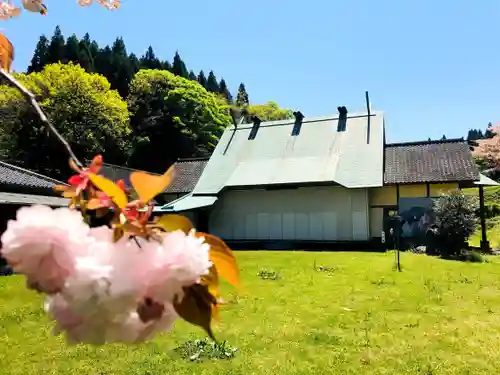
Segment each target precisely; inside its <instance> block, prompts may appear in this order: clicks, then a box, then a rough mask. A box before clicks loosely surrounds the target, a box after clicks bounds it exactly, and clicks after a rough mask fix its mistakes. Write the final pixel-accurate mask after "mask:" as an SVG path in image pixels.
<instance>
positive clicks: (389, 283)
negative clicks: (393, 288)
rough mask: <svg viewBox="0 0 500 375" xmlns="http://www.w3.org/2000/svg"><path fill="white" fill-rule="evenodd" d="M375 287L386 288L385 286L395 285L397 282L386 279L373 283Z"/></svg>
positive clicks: (382, 278)
mask: <svg viewBox="0 0 500 375" xmlns="http://www.w3.org/2000/svg"><path fill="white" fill-rule="evenodd" d="M371 283H372V284H373V285H378V286H384V285H395V284H396V282H395V281H394V280H386V279H385V278H384V277H381V278H380V279H377V280H373V281H372V282H371Z"/></svg>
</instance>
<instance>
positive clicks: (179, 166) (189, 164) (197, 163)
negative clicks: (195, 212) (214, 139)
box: [165, 158, 209, 193]
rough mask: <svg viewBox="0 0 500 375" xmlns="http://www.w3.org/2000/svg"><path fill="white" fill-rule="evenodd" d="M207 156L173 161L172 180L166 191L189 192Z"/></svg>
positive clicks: (201, 170)
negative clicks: (173, 173)
mask: <svg viewBox="0 0 500 375" xmlns="http://www.w3.org/2000/svg"><path fill="white" fill-rule="evenodd" d="M208 159H209V158H193V159H179V160H177V161H176V162H175V164H174V167H175V178H174V181H173V182H172V183H171V184H170V185H169V186H168V187H167V190H165V192H166V193H190V192H192V191H193V190H194V187H195V186H196V183H197V182H198V180H199V179H200V177H201V174H202V173H203V170H204V169H205V166H206V165H207V163H208Z"/></svg>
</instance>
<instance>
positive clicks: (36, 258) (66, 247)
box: [1, 206, 89, 294]
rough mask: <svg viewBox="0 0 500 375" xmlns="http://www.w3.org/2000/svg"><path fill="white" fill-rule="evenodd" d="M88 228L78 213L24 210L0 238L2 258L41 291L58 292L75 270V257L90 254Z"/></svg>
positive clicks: (36, 208)
mask: <svg viewBox="0 0 500 375" xmlns="http://www.w3.org/2000/svg"><path fill="white" fill-rule="evenodd" d="M88 234H89V227H88V226H87V224H85V223H84V222H83V219H82V216H81V214H80V213H79V212H77V211H72V210H70V209H69V208H58V209H55V210H53V209H51V208H49V207H45V206H31V207H23V208H21V209H20V210H19V211H18V212H17V218H16V220H11V221H9V223H8V224H7V230H6V231H5V232H4V233H3V235H2V237H1V241H2V246H3V247H2V250H1V253H2V256H3V257H4V258H5V259H6V260H7V262H8V263H9V264H10V265H11V266H12V268H13V269H14V271H16V272H19V273H22V274H24V275H25V276H26V278H27V282H28V287H30V288H32V289H36V290H38V291H39V292H44V293H48V294H51V293H55V292H57V291H59V290H60V289H61V288H62V287H63V285H64V282H65V280H66V278H67V277H68V276H69V275H71V273H72V272H73V271H74V269H75V264H76V258H75V257H76V256H77V255H83V254H85V253H86V252H87V251H88V240H89V236H88Z"/></svg>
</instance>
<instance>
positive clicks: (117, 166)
mask: <svg viewBox="0 0 500 375" xmlns="http://www.w3.org/2000/svg"><path fill="white" fill-rule="evenodd" d="M102 165H105V166H108V167H113V168H120V169H126V170H128V171H133V172H146V173H149V174H155V175H158V176H159V175H160V173H156V172H149V171H145V170H144V169H136V168H130V167H124V166H121V165H117V164H111V163H102Z"/></svg>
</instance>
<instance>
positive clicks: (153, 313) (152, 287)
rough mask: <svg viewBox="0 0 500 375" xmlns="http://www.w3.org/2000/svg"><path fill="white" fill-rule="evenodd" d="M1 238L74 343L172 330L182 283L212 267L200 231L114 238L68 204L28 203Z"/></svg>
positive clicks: (138, 338)
mask: <svg viewBox="0 0 500 375" xmlns="http://www.w3.org/2000/svg"><path fill="white" fill-rule="evenodd" d="M1 241H2V244H3V248H2V251H1V255H2V256H3V257H4V258H5V259H6V260H7V261H8V263H9V264H10V265H11V266H12V267H13V269H14V271H15V272H17V273H21V274H23V275H24V276H25V278H26V281H27V286H28V288H30V289H34V290H36V291H38V292H40V293H44V294H46V295H47V299H46V303H45V309H46V311H47V312H48V314H49V315H50V317H51V318H52V319H53V320H55V322H56V326H55V334H59V333H65V334H66V338H67V341H68V343H72V344H75V343H90V344H94V345H102V344H105V343H112V342H123V343H138V342H142V341H145V340H148V339H150V338H152V337H153V336H154V335H155V334H157V333H158V332H162V331H168V330H169V329H170V328H171V327H172V325H173V323H174V321H175V320H176V319H177V318H178V315H177V313H176V310H175V308H174V304H175V303H176V301H179V300H180V299H182V297H183V287H186V286H190V285H193V284H195V283H197V282H199V281H200V278H201V277H202V276H204V275H207V274H208V272H209V269H210V267H211V265H212V263H211V261H210V259H209V248H210V246H209V245H208V244H206V243H205V242H204V238H203V237H198V236H195V233H194V231H191V232H189V233H188V234H186V233H184V232H183V231H181V230H176V231H173V232H163V233H162V234H161V241H148V240H146V239H144V238H141V237H137V238H134V240H130V238H128V237H122V238H121V239H120V240H118V241H117V242H114V241H113V233H112V229H111V228H109V227H107V226H103V227H97V228H90V227H89V226H88V225H87V224H86V223H85V222H84V219H83V217H82V215H81V213H80V212H78V211H77V210H72V209H69V208H57V209H52V208H49V207H46V206H32V207H24V208H21V209H20V210H19V211H18V213H17V217H16V220H12V221H10V222H9V223H8V227H7V230H6V231H5V232H4V234H3V235H2V238H1Z"/></svg>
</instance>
